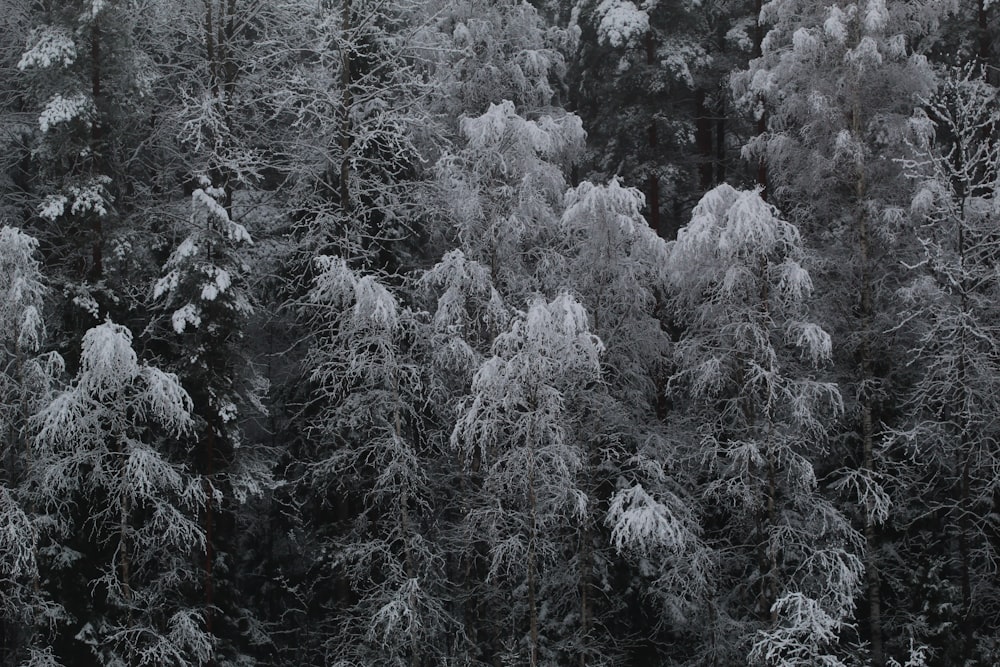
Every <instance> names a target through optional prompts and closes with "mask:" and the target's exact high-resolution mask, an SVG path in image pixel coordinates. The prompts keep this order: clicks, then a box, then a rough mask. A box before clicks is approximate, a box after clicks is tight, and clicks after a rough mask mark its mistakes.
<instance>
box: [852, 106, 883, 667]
mask: <svg viewBox="0 0 1000 667" xmlns="http://www.w3.org/2000/svg"><path fill="white" fill-rule="evenodd" d="M852 117H853V118H852V125H853V130H854V133H855V136H860V114H859V112H858V110H857V108H855V109H854V111H853V113H852ZM865 191H866V186H865V178H864V174H863V173H862V172H861V171H860V170H859V172H858V173H857V176H856V181H855V206H857V211H858V220H857V224H858V254H859V260H860V264H861V349H860V353H861V378H860V382H861V392H860V394H861V447H862V460H863V463H862V465H863V467H864V469H865V470H866V471H867V472H868V474H869V476H871V477H874V475H875V427H874V423H873V420H872V412H873V409H874V405H873V404H874V400H875V398H874V394H873V386H872V385H873V384H874V382H875V373H874V369H873V364H874V360H873V351H872V319H873V317H874V303H873V294H872V291H873V285H872V282H873V281H872V275H871V239H870V234H869V229H868V216H867V214H866V213H865V210H864V198H865ZM863 514H864V521H865V542H866V549H865V570H866V573H867V578H868V612H869V615H868V623H869V631H870V635H869V639H870V641H871V648H872V664H873V665H874V667H883V665H885V656H884V653H883V649H882V601H881V590H880V589H881V585H880V582H879V572H878V558H877V556H876V547H877V535H876V531H875V523H874V521H873V519H872V517H871V516H870V513H869V512H868V511H865V510H863Z"/></svg>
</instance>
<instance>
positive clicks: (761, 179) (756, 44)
mask: <svg viewBox="0 0 1000 667" xmlns="http://www.w3.org/2000/svg"><path fill="white" fill-rule="evenodd" d="M763 6H764V5H763V0H754V30H753V56H754V58H760V57H761V56H763V54H764V51H763V44H764V25H763V24H762V23H761V22H760V12H761V9H763ZM766 132H767V113H766V112H765V111H764V110H763V109H761V112H760V117H759V118H758V119H757V127H756V134H757V136H758V137H760V136H763V135H764V134H765V133H766ZM756 180H757V187H759V188H760V197H761V199H763V200H764V201H767V200H768V197H769V196H770V192H769V190H770V187H769V183H768V176H767V160H766V159H765V156H764V155H763V154H762V155H761V156H760V157H759V158H758V159H757V174H756Z"/></svg>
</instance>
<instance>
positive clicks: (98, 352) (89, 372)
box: [79, 320, 139, 400]
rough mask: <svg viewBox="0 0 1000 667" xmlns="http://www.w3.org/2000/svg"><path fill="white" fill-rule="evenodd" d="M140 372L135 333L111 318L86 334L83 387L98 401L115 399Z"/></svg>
mask: <svg viewBox="0 0 1000 667" xmlns="http://www.w3.org/2000/svg"><path fill="white" fill-rule="evenodd" d="M138 375H139V362H138V359H137V358H136V354H135V350H133V349H132V332H131V331H129V330H128V329H127V328H125V327H124V326H122V325H120V324H115V323H113V322H111V321H110V320H108V321H106V322H104V323H103V324H100V325H98V326H96V327H93V328H91V329H90V330H89V331H87V333H85V334H84V335H83V346H82V357H81V362H80V380H79V382H80V388H81V389H83V390H84V391H86V393H87V395H88V396H91V397H93V398H96V399H98V400H105V399H114V398H115V397H117V395H118V394H119V392H120V391H121V390H122V388H123V387H125V386H126V385H127V384H131V383H132V381H133V380H134V379H135V378H136V377H137V376H138Z"/></svg>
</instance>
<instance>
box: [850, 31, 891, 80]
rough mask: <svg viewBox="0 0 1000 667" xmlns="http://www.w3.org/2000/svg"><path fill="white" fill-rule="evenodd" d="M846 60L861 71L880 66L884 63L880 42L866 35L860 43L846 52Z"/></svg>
mask: <svg viewBox="0 0 1000 667" xmlns="http://www.w3.org/2000/svg"><path fill="white" fill-rule="evenodd" d="M844 62H845V63H847V64H848V65H852V66H853V67H854V68H855V69H857V70H858V71H859V72H863V71H865V70H868V69H872V68H875V67H878V66H879V65H881V64H882V54H881V53H880V52H879V49H878V43H877V42H876V41H875V40H874V39H873V38H871V37H869V36H867V35H866V36H864V37H862V38H861V41H860V42H858V45H857V46H856V47H854V48H853V49H848V51H847V52H846V53H844Z"/></svg>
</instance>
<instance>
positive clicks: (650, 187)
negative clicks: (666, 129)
mask: <svg viewBox="0 0 1000 667" xmlns="http://www.w3.org/2000/svg"><path fill="white" fill-rule="evenodd" d="M655 63H656V43H655V42H654V41H653V33H652V31H650V32H648V33H646V65H648V66H650V67H652V66H653V65H654V64H655ZM647 143H648V145H649V159H650V162H651V163H653V162H655V160H656V153H657V146H658V144H659V140H658V137H657V134H656V119H655V118H651V119H650V121H649V128H648V130H647ZM646 204H647V205H648V206H649V217H648V222H649V226H650V228H651V229H652V230H653V231H654V232H656V233H657V234H660V235H661V236H662V235H663V234H662V232H661V230H660V177H659V176H658V175H657V174H656V171H655V170H653V169H651V170H650V172H649V178H648V181H647V183H646Z"/></svg>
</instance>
